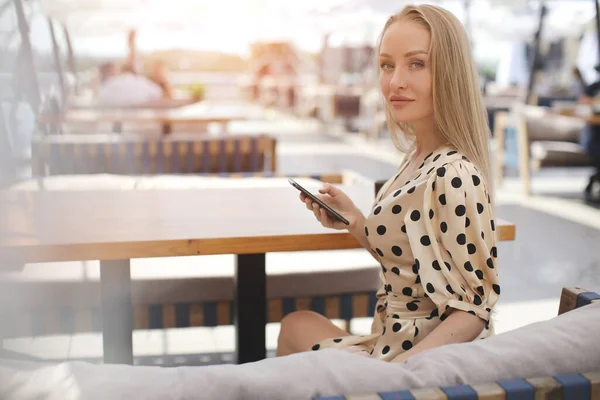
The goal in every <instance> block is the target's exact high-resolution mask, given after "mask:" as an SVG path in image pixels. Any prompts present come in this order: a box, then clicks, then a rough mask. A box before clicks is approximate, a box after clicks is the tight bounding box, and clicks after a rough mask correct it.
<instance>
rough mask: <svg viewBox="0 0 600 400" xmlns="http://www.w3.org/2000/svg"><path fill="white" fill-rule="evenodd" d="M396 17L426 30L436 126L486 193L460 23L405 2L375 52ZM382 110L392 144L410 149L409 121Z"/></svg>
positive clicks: (477, 103)
mask: <svg viewBox="0 0 600 400" xmlns="http://www.w3.org/2000/svg"><path fill="white" fill-rule="evenodd" d="M399 20H407V21H413V22H416V23H418V24H420V25H421V26H423V27H424V28H426V29H427V30H428V31H429V33H430V34H431V44H430V49H429V54H430V62H431V68H432V75H433V85H432V87H433V110H434V115H435V120H436V123H437V126H438V128H439V130H440V132H441V134H442V136H443V138H444V139H445V140H446V141H447V142H448V143H450V144H451V145H453V146H454V147H455V148H456V149H457V150H458V151H460V152H461V153H462V154H463V155H464V156H466V157H467V158H468V159H469V161H471V162H472V163H473V164H474V165H475V166H476V167H477V168H478V169H479V172H480V174H481V175H482V177H483V179H484V180H485V182H486V184H487V185H486V186H487V187H488V191H489V192H491V191H492V180H491V166H490V157H489V138H490V128H489V126H488V120H487V115H486V111H485V107H484V104H483V98H482V96H481V90H480V87H479V77H478V74H477V69H476V67H475V62H474V60H473V56H472V53H471V44H470V42H469V38H468V35H467V33H466V31H465V29H464V27H463V25H462V24H461V22H460V21H459V20H458V19H457V18H456V17H455V16H454V15H453V14H452V13H450V12H449V11H447V10H445V9H443V8H440V7H437V6H433V5H418V6H406V7H404V8H403V9H402V11H400V12H399V13H398V14H395V15H393V16H392V17H390V18H389V19H388V21H387V23H386V24H385V27H384V28H383V31H382V33H381V36H380V38H379V43H378V45H377V54H376V55H377V56H379V52H380V48H381V40H382V38H383V35H384V34H385V32H386V30H387V29H388V28H389V27H390V25H392V24H393V23H394V22H397V21H399ZM385 111H386V119H387V125H388V129H389V132H390V136H391V137H392V140H393V142H394V144H395V146H396V147H397V148H398V149H399V150H400V151H404V152H409V151H412V149H413V148H414V146H415V137H414V136H415V133H414V130H413V129H412V127H411V126H410V124H408V123H396V121H394V119H393V118H392V114H391V112H390V109H389V107H388V105H387V103H385Z"/></svg>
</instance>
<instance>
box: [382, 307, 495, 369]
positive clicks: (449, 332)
mask: <svg viewBox="0 0 600 400" xmlns="http://www.w3.org/2000/svg"><path fill="white" fill-rule="evenodd" d="M484 327H485V321H484V320H482V319H481V318H479V317H477V316H475V315H471V314H469V313H466V312H464V311H461V310H454V311H453V312H452V313H451V314H450V315H449V316H448V318H446V319H445V320H444V321H443V322H442V323H441V324H439V325H438V326H437V327H436V328H435V329H434V330H433V331H431V333H430V334H429V335H427V336H426V337H425V338H424V339H423V340H422V341H420V342H419V343H417V344H416V345H415V346H414V347H413V348H412V349H410V350H408V351H407V352H405V353H402V354H400V355H399V356H397V357H396V358H394V359H393V360H392V362H404V361H406V360H408V359H409V358H410V357H412V356H414V355H415V354H419V353H421V352H423V351H425V350H429V349H433V348H434V347H439V346H443V345H445V344H452V343H465V342H470V341H472V340H474V339H475V338H476V337H477V336H478V335H479V334H480V333H481V331H482V330H483V328H484Z"/></svg>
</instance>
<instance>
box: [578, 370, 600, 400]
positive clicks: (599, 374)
mask: <svg viewBox="0 0 600 400" xmlns="http://www.w3.org/2000/svg"><path fill="white" fill-rule="evenodd" d="M581 375H583V376H584V377H585V378H587V379H588V380H589V381H590V384H591V386H592V390H591V397H590V399H591V400H600V371H596V372H588V373H585V374H581Z"/></svg>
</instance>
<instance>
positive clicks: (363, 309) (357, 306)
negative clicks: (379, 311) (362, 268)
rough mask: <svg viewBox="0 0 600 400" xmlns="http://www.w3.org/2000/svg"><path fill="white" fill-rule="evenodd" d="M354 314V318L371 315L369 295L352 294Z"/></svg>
mask: <svg viewBox="0 0 600 400" xmlns="http://www.w3.org/2000/svg"><path fill="white" fill-rule="evenodd" d="M352 316H353V318H362V317H368V316H369V295H367V294H355V295H353V296H352Z"/></svg>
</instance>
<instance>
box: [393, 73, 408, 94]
mask: <svg viewBox="0 0 600 400" xmlns="http://www.w3.org/2000/svg"><path fill="white" fill-rule="evenodd" d="M406 82H407V80H406V74H405V73H404V72H403V71H402V70H401V69H400V68H398V69H396V70H395V71H394V76H392V79H391V80H390V88H391V89H392V90H395V89H406V86H407V83H406Z"/></svg>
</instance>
